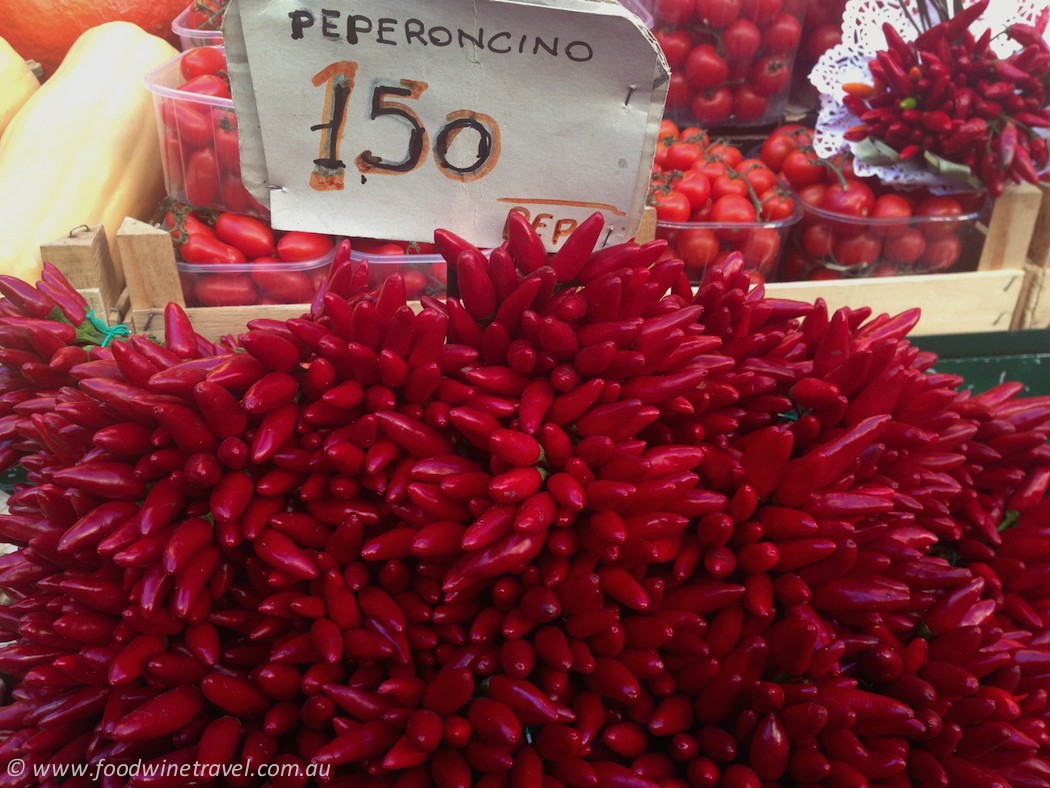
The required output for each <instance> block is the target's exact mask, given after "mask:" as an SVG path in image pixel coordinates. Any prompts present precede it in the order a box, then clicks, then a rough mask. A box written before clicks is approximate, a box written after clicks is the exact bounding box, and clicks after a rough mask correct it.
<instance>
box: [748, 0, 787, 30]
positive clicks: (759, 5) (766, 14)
mask: <svg viewBox="0 0 1050 788" xmlns="http://www.w3.org/2000/svg"><path fill="white" fill-rule="evenodd" d="M783 5H784V2H783V0H740V10H741V11H742V12H743V14H744V16H746V17H747V18H748V19H750V20H752V21H753V22H757V23H758V24H759V25H762V26H764V25H768V24H769V23H770V22H771V21H773V19H774V18H775V17H776V15H777V14H779V13H780V9H781V8H782V7H783Z"/></svg>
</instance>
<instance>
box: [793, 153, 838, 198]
mask: <svg viewBox="0 0 1050 788" xmlns="http://www.w3.org/2000/svg"><path fill="white" fill-rule="evenodd" d="M782 172H783V175H784V177H785V178H787V181H788V183H790V184H791V185H792V186H793V187H794V188H795V189H796V190H797V189H801V188H802V187H804V186H809V185H811V184H814V183H823V182H825V181H826V180H827V173H828V170H827V167H825V166H824V165H823V164H821V163H820V160H819V159H818V157H817V154H816V153H814V152H813V151H802V150H796V151H792V152H791V153H789V154H788V155H787V156H786V157H785V158H784V167H783V171H782Z"/></svg>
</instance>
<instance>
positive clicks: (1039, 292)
mask: <svg viewBox="0 0 1050 788" xmlns="http://www.w3.org/2000/svg"><path fill="white" fill-rule="evenodd" d="M1028 276H1029V286H1028V297H1027V298H1026V299H1025V303H1024V304H1023V305H1022V314H1021V326H1020V327H1021V328H1050V268H1046V267H1043V266H1038V265H1035V264H1033V265H1032V266H1030V268H1029V272H1028Z"/></svg>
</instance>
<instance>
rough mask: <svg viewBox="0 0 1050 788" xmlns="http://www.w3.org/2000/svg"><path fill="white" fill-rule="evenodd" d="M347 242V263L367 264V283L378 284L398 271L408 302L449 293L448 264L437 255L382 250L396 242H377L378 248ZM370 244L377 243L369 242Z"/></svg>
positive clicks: (441, 296) (355, 264) (442, 296)
mask: <svg viewBox="0 0 1050 788" xmlns="http://www.w3.org/2000/svg"><path fill="white" fill-rule="evenodd" d="M354 243H355V241H354V240H353V239H351V241H350V249H351V251H350V265H351V266H353V267H354V268H357V266H359V265H360V264H361V263H368V286H369V287H378V286H379V285H381V284H382V283H383V281H384V280H385V279H386V278H387V277H388V276H390V275H391V274H401V276H402V277H403V278H404V280H405V295H406V297H407V298H408V299H409V300H410V301H418V300H419V298H420V296H424V295H428V296H433V297H435V298H444V297H445V296H446V295H447V294H448V279H447V274H448V265H447V263H446V262H445V258H444V257H442V256H441V255H439V254H390V253H387V252H385V251H382V250H383V249H384V248H392V247H393V246H394V245H399V246H400V245H402V244H396V242H392V243H390V244H382V245H378V246H377V249H378V250H379V251H375V250H373V251H369V250H363V251H359V250H357V249H355V248H354ZM368 243H369V244H376V242H375V241H369V242H368Z"/></svg>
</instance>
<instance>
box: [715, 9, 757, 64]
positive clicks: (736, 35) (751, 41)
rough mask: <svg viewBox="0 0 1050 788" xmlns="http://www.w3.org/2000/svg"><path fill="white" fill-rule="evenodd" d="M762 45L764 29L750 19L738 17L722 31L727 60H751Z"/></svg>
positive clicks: (723, 47)
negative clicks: (760, 28)
mask: <svg viewBox="0 0 1050 788" xmlns="http://www.w3.org/2000/svg"><path fill="white" fill-rule="evenodd" d="M761 46H762V31H761V30H759V29H758V25H756V24H755V23H754V22H752V21H751V20H750V19H744V18H742V17H741V18H740V19H736V20H734V21H733V22H731V23H730V24H729V26H728V27H726V29H725V30H723V31H722V51H723V52H725V56H726V59H727V60H730V61H735V62H745V63H747V62H750V61H751V59H752V58H754V56H755V55H756V54H758V50H759V48H760V47H761Z"/></svg>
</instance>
